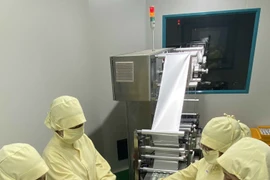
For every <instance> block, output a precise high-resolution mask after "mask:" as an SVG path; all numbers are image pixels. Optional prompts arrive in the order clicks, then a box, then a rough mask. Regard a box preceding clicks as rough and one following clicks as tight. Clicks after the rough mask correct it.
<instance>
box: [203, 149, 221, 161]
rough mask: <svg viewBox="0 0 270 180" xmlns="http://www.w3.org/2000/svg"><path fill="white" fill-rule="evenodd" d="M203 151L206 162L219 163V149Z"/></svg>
mask: <svg viewBox="0 0 270 180" xmlns="http://www.w3.org/2000/svg"><path fill="white" fill-rule="evenodd" d="M202 152H203V156H204V159H205V160H206V162H208V163H209V164H217V158H218V157H219V152H218V151H215V150H212V151H207V152H206V151H204V150H202Z"/></svg>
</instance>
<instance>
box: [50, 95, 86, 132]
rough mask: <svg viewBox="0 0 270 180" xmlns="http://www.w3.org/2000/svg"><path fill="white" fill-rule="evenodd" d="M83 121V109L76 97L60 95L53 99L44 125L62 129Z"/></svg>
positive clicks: (84, 120)
mask: <svg viewBox="0 0 270 180" xmlns="http://www.w3.org/2000/svg"><path fill="white" fill-rule="evenodd" d="M85 122H86V119H85V116H84V113H83V109H82V107H81V105H80V102H79V101H78V99H77V98H74V97H71V96H61V97H58V98H56V99H54V100H53V102H52V104H51V108H50V112H49V113H48V115H47V118H46V120H45V125H46V126H47V127H48V128H50V129H53V130H64V129H68V128H71V127H74V126H77V125H79V124H82V123H85Z"/></svg>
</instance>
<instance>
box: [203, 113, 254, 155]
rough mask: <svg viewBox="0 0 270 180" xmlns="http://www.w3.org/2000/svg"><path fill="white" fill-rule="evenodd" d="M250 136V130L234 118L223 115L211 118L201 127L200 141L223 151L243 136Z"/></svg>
mask: <svg viewBox="0 0 270 180" xmlns="http://www.w3.org/2000/svg"><path fill="white" fill-rule="evenodd" d="M246 136H250V130H249V128H248V127H247V126H246V125H245V124H242V123H240V122H239V121H238V120H236V119H235V118H234V116H229V115H227V114H224V116H221V117H216V118H213V119H211V120H210V121H209V122H208V123H207V124H206V126H205V127H204V129H203V132H202V137H201V143H202V144H204V145H206V146H208V147H210V148H212V149H214V150H218V151H220V152H225V151H226V150H227V149H228V148H229V147H230V146H231V145H233V144H234V143H235V142H237V141H238V140H240V139H241V138H243V137H246Z"/></svg>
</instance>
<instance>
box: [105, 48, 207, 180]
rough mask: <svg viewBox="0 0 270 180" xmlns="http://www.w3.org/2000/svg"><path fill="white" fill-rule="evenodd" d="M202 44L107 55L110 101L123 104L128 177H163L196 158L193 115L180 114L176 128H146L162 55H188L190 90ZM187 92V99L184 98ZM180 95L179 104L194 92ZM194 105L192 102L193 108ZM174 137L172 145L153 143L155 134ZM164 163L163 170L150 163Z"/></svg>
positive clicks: (197, 73) (200, 70) (199, 68)
mask: <svg viewBox="0 0 270 180" xmlns="http://www.w3.org/2000/svg"><path fill="white" fill-rule="evenodd" d="M204 52H205V49H204V47H190V48H177V49H173V48H168V49H158V50H145V51H141V52H134V53H130V54H124V55H118V56H112V57H111V58H110V62H111V77H112V89H113V99H114V100H115V101H124V102H125V103H126V115H127V130H128V152H129V168H130V169H129V171H130V175H129V179H130V180H133V179H136V180H139V179H153V178H160V177H165V176H168V175H169V174H171V173H173V172H176V171H177V170H178V169H182V168H185V167H187V166H188V165H189V164H190V163H192V162H194V161H195V160H196V159H199V158H200V156H201V152H200V148H199V147H198V142H199V139H200V132H201V129H200V128H199V114H198V113H197V112H196V109H195V108H194V109H193V112H183V113H182V118H181V119H179V121H181V124H180V127H179V132H177V133H171V132H155V131H152V130H150V129H151V126H152V122H153V116H154V113H155V108H156V104H157V101H158V97H159V89H160V84H161V81H162V74H163V67H164V63H165V61H166V55H168V54H170V53H189V54H190V64H191V65H190V67H189V73H188V78H187V79H186V81H187V91H186V94H189V91H188V89H189V87H193V88H195V89H196V86H197V84H198V82H200V81H201V75H202V74H203V73H207V72H208V70H207V69H203V66H204V64H205V63H206V57H204ZM190 96H191V97H190ZM190 96H186V97H185V99H184V103H185V104H186V103H198V102H199V99H197V98H196V94H195V95H190ZM193 107H195V105H194V106H193ZM160 136H164V138H165V139H166V138H167V139H170V137H171V138H175V137H177V138H178V141H177V143H176V144H175V143H174V144H172V143H166V142H165V143H161V144H158V143H157V142H155V140H154V139H155V138H156V137H160ZM157 152H159V153H157ZM157 162H159V164H166V165H165V166H166V168H156V166H155V165H154V164H155V163H156V164H157Z"/></svg>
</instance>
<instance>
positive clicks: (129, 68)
mask: <svg viewBox="0 0 270 180" xmlns="http://www.w3.org/2000/svg"><path fill="white" fill-rule="evenodd" d="M115 76H116V77H115V80H116V82H134V63H133V62H132V61H131V62H115Z"/></svg>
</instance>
